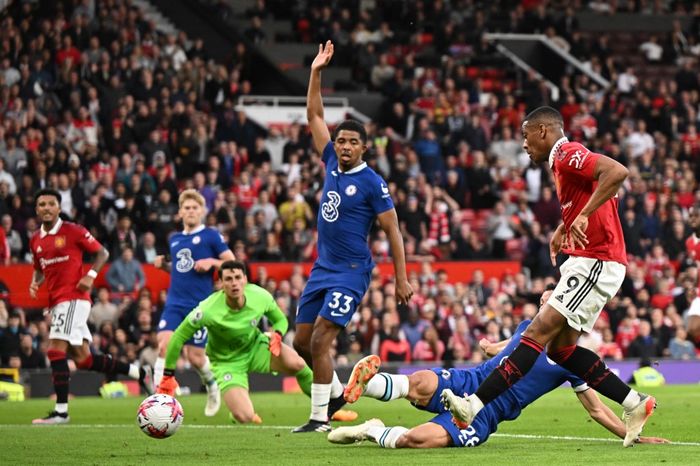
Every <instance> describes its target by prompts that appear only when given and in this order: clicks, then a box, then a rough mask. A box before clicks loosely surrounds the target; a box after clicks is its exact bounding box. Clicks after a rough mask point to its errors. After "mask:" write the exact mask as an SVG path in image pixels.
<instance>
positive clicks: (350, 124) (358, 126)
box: [333, 120, 367, 144]
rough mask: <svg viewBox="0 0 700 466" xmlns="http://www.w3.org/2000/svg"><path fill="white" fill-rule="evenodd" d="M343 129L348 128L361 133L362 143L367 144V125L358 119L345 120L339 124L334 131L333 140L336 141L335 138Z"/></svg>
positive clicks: (347, 129)
mask: <svg viewBox="0 0 700 466" xmlns="http://www.w3.org/2000/svg"><path fill="white" fill-rule="evenodd" d="M341 130H346V131H354V132H356V133H358V134H359V135H360V140H361V141H362V144H367V131H366V130H365V126H364V125H363V124H362V123H360V122H359V121H357V120H345V121H343V122H342V123H341V124H339V125H338V126H337V127H336V128H335V132H334V133H333V140H334V141H335V138H337V137H338V133H340V131H341Z"/></svg>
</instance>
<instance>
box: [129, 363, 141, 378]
mask: <svg viewBox="0 0 700 466" xmlns="http://www.w3.org/2000/svg"><path fill="white" fill-rule="evenodd" d="M129 377H131V378H132V379H136V380H138V379H139V377H141V371H139V366H137V365H136V364H129Z"/></svg>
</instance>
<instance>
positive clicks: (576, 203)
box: [549, 138, 627, 265]
mask: <svg viewBox="0 0 700 466" xmlns="http://www.w3.org/2000/svg"><path fill="white" fill-rule="evenodd" d="M600 157H602V156H601V155H600V154H596V153H594V152H591V151H590V150H588V149H586V148H585V147H583V145H581V144H579V143H578V142H569V141H568V139H566V138H562V139H560V140H559V141H557V143H556V144H554V147H552V151H551V152H550V154H549V166H550V167H551V168H552V172H553V173H554V182H555V184H556V188H557V196H558V197H559V203H560V204H561V216H562V219H563V220H564V225H565V227H566V230H567V231H568V230H569V229H570V228H571V224H572V223H573V221H574V219H575V218H576V217H577V216H578V214H579V213H580V212H581V210H582V209H583V207H584V206H585V205H586V203H587V202H588V200H589V199H590V198H591V195H592V194H593V191H594V190H595V188H596V187H597V186H598V182H597V181H596V180H595V178H594V177H593V174H594V170H595V164H596V162H597V161H598V159H599V158H600ZM617 204H618V199H617V196H615V197H613V198H611V199H609V200H607V201H606V202H605V203H604V204H603V205H601V206H600V207H598V209H596V210H595V212H593V214H592V215H591V216H590V217H589V218H588V229H587V230H586V236H587V237H588V245H587V246H586V249H580V248H579V249H564V253H565V254H569V255H571V256H581V257H591V258H594V259H600V260H604V261H614V262H619V263H620V264H624V265H627V251H626V249H625V239H624V236H623V234H622V225H621V224H620V217H619V216H618V213H617Z"/></svg>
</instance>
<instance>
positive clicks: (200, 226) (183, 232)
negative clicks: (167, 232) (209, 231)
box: [182, 224, 205, 235]
mask: <svg viewBox="0 0 700 466" xmlns="http://www.w3.org/2000/svg"><path fill="white" fill-rule="evenodd" d="M204 228H205V225H204V224H202V225H199V226H198V227H197V228H195V229H194V230H192V231H190V232H187V233H185V230H182V234H183V235H194V234H195V233H199V232H200V231H202V230H204Z"/></svg>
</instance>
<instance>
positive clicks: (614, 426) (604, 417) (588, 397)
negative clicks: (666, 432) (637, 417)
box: [576, 388, 671, 443]
mask: <svg viewBox="0 0 700 466" xmlns="http://www.w3.org/2000/svg"><path fill="white" fill-rule="evenodd" d="M576 396H577V397H578V399H579V401H580V402H581V404H582V405H583V407H584V408H585V409H586V411H588V414H589V415H590V416H591V418H592V419H593V420H595V421H596V422H597V423H598V424H600V425H602V426H603V427H605V428H606V429H608V430H609V431H610V432H612V433H613V434H615V435H617V436H618V437H620V438H625V433H626V430H625V424H624V423H623V422H622V421H621V420H620V418H619V417H617V416H616V415H615V413H613V412H612V410H611V409H610V408H608V406H607V405H606V404H605V403H603V402H602V401H600V398H599V397H598V394H597V393H596V392H595V390H592V389H590V388H589V389H588V390H585V391H583V392H578V393H576ZM638 443H671V442H670V441H669V440H667V439H665V438H660V437H639V440H638Z"/></svg>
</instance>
